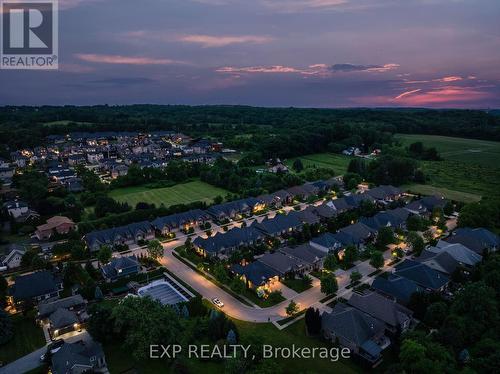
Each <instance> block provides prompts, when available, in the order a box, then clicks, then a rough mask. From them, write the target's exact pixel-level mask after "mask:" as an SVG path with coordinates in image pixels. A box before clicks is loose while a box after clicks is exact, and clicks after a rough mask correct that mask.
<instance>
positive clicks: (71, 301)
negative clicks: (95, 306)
mask: <svg viewBox="0 0 500 374" xmlns="http://www.w3.org/2000/svg"><path fill="white" fill-rule="evenodd" d="M85 303H86V301H85V299H84V298H83V297H82V295H74V296H70V297H65V298H64V299H59V300H55V301H52V302H41V303H40V304H38V314H39V316H40V317H42V318H44V317H47V316H48V315H50V314H51V313H53V312H55V311H56V310H57V309H59V308H66V309H67V308H71V307H75V306H78V305H83V304H85Z"/></svg>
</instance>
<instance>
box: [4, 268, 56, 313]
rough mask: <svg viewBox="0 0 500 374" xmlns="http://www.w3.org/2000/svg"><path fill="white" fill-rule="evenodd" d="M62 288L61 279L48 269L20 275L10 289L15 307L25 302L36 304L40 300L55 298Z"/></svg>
mask: <svg viewBox="0 0 500 374" xmlns="http://www.w3.org/2000/svg"><path fill="white" fill-rule="evenodd" d="M62 289H63V284H62V281H61V279H59V278H58V277H57V276H55V275H54V274H52V273H51V272H50V271H48V270H42V271H36V272H34V273H30V274H26V275H20V276H18V277H17V278H16V282H15V284H14V285H13V286H12V287H11V289H10V295H11V297H12V299H13V302H14V303H15V305H16V307H18V306H22V305H23V304H25V303H31V302H32V303H34V304H38V303H39V302H40V301H43V300H48V299H57V298H58V297H59V293H60V292H61V291H62Z"/></svg>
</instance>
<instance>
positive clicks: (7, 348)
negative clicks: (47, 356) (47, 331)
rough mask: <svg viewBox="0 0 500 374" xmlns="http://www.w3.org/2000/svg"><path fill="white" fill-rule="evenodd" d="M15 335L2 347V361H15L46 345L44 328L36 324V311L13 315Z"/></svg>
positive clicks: (0, 350)
mask: <svg viewBox="0 0 500 374" xmlns="http://www.w3.org/2000/svg"><path fill="white" fill-rule="evenodd" d="M12 324H13V330H14V337H13V338H12V340H10V341H9V342H8V343H7V344H5V345H2V346H1V347H0V362H3V363H4V365H5V364H6V363H8V362H11V361H15V360H17V359H18V358H20V357H22V356H24V355H27V354H28V353H31V352H33V351H36V350H37V349H39V348H41V347H43V346H44V345H45V338H44V336H43V331H42V328H41V327H39V326H37V325H36V324H35V314H34V312H31V313H28V315H26V316H23V315H22V314H17V315H15V316H12Z"/></svg>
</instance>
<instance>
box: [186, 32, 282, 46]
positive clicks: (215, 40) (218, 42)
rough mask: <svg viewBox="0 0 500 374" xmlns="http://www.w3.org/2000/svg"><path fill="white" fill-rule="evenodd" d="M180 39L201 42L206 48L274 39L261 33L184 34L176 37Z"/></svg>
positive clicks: (264, 41)
mask: <svg viewBox="0 0 500 374" xmlns="http://www.w3.org/2000/svg"><path fill="white" fill-rule="evenodd" d="M176 39H177V40H179V41H182V42H187V43H194V44H200V45H201V46H202V47H204V48H215V47H225V46H228V45H233V44H264V43H269V42H271V41H273V40H274V38H272V37H269V36H259V35H239V36H236V35H220V36H214V35H202V34H193V35H182V36H179V37H178V38H176Z"/></svg>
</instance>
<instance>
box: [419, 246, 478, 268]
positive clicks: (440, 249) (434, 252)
mask: <svg viewBox="0 0 500 374" xmlns="http://www.w3.org/2000/svg"><path fill="white" fill-rule="evenodd" d="M482 259H483V257H482V256H481V255H479V254H477V253H476V252H474V251H473V250H470V249H469V248H467V247H466V246H464V245H462V244H460V243H456V244H450V243H447V242H445V241H443V240H440V241H439V242H438V243H437V244H436V246H435V247H428V248H426V249H425V250H424V251H423V252H422V253H421V255H420V256H419V257H418V258H417V259H416V261H418V262H421V263H423V264H426V265H427V266H430V267H431V268H433V269H435V270H437V271H440V272H441V273H445V274H447V275H451V274H453V272H455V270H457V269H463V270H470V269H471V268H473V267H474V266H476V265H477V264H478V263H479V262H481V260H482Z"/></svg>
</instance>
